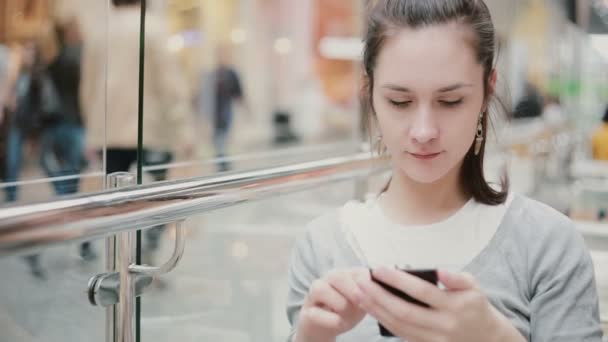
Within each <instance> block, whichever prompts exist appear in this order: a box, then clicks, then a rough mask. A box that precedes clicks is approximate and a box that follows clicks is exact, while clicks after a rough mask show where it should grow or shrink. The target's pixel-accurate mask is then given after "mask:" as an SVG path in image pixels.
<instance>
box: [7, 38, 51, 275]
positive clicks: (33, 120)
mask: <svg viewBox="0 0 608 342" xmlns="http://www.w3.org/2000/svg"><path fill="white" fill-rule="evenodd" d="M20 63H21V64H20V72H19V76H18V79H17V83H16V85H15V90H14V91H15V94H14V106H15V108H14V111H12V112H11V113H10V115H9V118H8V120H9V121H8V137H7V145H6V166H5V177H4V179H5V181H6V182H9V183H12V182H16V181H18V180H19V174H20V173H21V167H22V160H23V148H24V145H25V142H26V141H27V140H28V139H35V138H37V137H38V136H39V135H40V133H41V132H42V131H43V129H44V126H45V125H46V124H48V120H49V118H50V117H52V116H54V115H55V114H56V113H57V112H58V110H59V98H58V96H57V93H56V90H55V87H54V85H53V82H52V80H51V79H50V77H49V76H48V74H47V72H46V67H45V65H44V63H43V61H42V55H41V51H40V48H39V47H38V46H37V44H36V43H34V42H28V43H26V44H25V45H24V46H23V47H22V50H21V61H20ZM5 191H6V200H7V201H8V202H14V201H16V200H17V186H16V185H11V186H8V187H6V188H5ZM26 261H27V262H28V264H29V266H30V270H31V272H32V274H33V275H34V276H35V277H38V278H44V277H45V272H44V271H43V269H42V267H41V265H40V257H39V255H30V256H27V257H26Z"/></svg>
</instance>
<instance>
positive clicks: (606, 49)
mask: <svg viewBox="0 0 608 342" xmlns="http://www.w3.org/2000/svg"><path fill="white" fill-rule="evenodd" d="M590 37H591V45H592V46H593V47H594V48H595V49H596V50H597V51H599V53H600V55H602V57H604V59H605V60H606V61H607V62H608V34H592V35H590Z"/></svg>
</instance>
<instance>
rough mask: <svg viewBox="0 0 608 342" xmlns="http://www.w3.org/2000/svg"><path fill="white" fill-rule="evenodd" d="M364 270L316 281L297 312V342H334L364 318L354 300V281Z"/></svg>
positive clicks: (355, 289)
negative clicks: (298, 312)
mask: <svg viewBox="0 0 608 342" xmlns="http://www.w3.org/2000/svg"><path fill="white" fill-rule="evenodd" d="M367 273H369V271H368V270H367V269H357V270H348V271H333V272H331V273H328V274H327V275H326V276H325V277H323V278H321V279H318V280H316V281H315V282H314V283H313V284H312V285H311V287H310V290H309V293H308V296H307V297H306V300H305V302H304V305H303V306H302V309H301V311H300V318H299V322H298V329H297V332H296V339H295V340H296V341H297V342H308V341H311V342H313V341H314V342H327V341H335V339H336V337H337V336H338V335H340V334H342V333H345V332H347V331H349V330H351V329H352V328H353V327H354V326H356V325H357V324H358V323H359V322H360V321H361V320H362V319H363V317H365V312H364V311H363V310H361V309H360V308H359V306H358V305H357V302H356V299H357V298H360V297H361V293H359V288H358V286H357V284H356V282H355V278H357V277H362V276H364V275H365V274H367Z"/></svg>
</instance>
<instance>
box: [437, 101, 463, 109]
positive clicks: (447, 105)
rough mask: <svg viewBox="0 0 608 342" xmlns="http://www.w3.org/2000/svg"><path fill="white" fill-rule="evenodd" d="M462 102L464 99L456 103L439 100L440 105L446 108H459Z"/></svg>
mask: <svg viewBox="0 0 608 342" xmlns="http://www.w3.org/2000/svg"><path fill="white" fill-rule="evenodd" d="M462 100H463V99H458V100H455V101H447V100H439V103H440V104H442V105H444V106H446V107H454V106H458V105H459V104H461V103H462Z"/></svg>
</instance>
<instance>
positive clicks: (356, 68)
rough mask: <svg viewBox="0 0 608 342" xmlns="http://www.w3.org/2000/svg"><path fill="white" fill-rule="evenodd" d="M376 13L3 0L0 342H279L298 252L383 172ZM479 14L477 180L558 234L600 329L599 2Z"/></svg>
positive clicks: (345, 2)
mask: <svg viewBox="0 0 608 342" xmlns="http://www.w3.org/2000/svg"><path fill="white" fill-rule="evenodd" d="M402 1H403V2H412V3H415V2H422V1H423V0H418V1H416V0H402ZM374 2H375V3H378V2H399V0H376V1H374V0H142V1H132V0H0V274H1V276H0V341H11V342H34V341H35V342H47V341H48V342H50V341H65V342H76V341H95V342H101V341H109V342H110V341H111V342H114V341H128V342H130V341H138V342H139V341H142V342H161V341H235V342H236V341H239V342H241V341H242V342H258V341H259V342H270V341H285V340H286V339H287V338H288V336H290V332H291V330H292V327H291V325H290V322H289V321H288V316H287V315H286V314H285V311H286V305H287V300H288V298H287V294H288V292H289V291H290V288H289V287H290V281H289V279H288V269H289V267H290V260H291V259H290V257H291V256H292V255H293V253H294V246H295V243H296V241H298V240H297V239H298V238H299V237H300V236H302V234H304V233H305V232H306V229H307V225H308V223H309V222H311V220H313V219H314V218H316V217H319V216H321V215H323V214H324V213H327V212H328V211H330V210H332V209H333V208H338V207H340V206H342V205H343V204H344V203H346V202H347V201H351V200H355V199H360V200H361V199H365V198H368V197H369V196H373V195H374V194H378V193H379V192H380V191H381V190H382V188H383V186H384V184H386V182H387V179H388V178H390V177H391V169H392V168H391V167H390V165H389V164H390V162H388V161H387V157H386V154H383V153H382V146H378V141H379V140H380V139H379V138H381V137H382V136H381V135H378V127H376V126H377V124H374V123H373V122H372V123H371V124H370V120H367V118H368V114H369V113H368V112H369V111H370V109H369V106H368V105H366V103H365V101H362V100H361V99H362V97H363V95H362V94H364V91H365V88H364V84H365V79H364V77H363V75H364V72H365V68H364V67H363V64H362V61H363V52H362V51H363V46H364V44H363V37H364V35H365V34H366V9H367V8H369V6H372V5H370V3H374ZM431 2H435V1H431ZM485 3H486V4H487V6H488V7H489V10H490V13H491V15H492V20H493V23H494V27H495V30H496V46H497V54H496V58H495V66H496V67H495V68H496V71H497V83H496V93H497V95H498V97H499V98H500V99H501V101H499V102H496V103H492V104H491V106H490V107H489V108H490V109H488V113H489V112H492V113H491V114H489V115H490V119H489V120H490V123H489V124H487V125H485V126H484V127H489V128H488V133H487V137H486V139H485V141H484V149H485V154H482V157H483V158H484V159H485V161H484V163H483V164H482V165H483V166H482V167H483V168H484V172H485V175H486V177H487V179H489V180H491V181H496V182H498V181H500V179H501V178H504V177H505V176H506V177H508V179H509V185H510V191H511V192H513V193H517V194H521V195H523V196H527V197H529V198H531V199H534V200H536V201H539V202H541V203H544V204H545V205H548V206H549V207H552V208H553V209H554V210H555V211H557V212H559V213H561V215H565V216H567V217H569V219H570V220H571V221H572V222H574V226H575V227H576V228H577V230H578V232H579V233H580V235H581V236H582V237H583V240H584V242H585V246H586V248H587V250H588V251H589V252H590V255H591V259H592V261H593V269H594V272H595V284H596V286H597V292H598V294H599V313H600V314H599V316H600V319H601V326H602V328H603V329H604V331H605V332H606V333H608V221H607V220H608V218H607V215H606V213H607V210H608V1H606V0H485ZM431 43H432V42H429V44H431ZM407 68H408V65H399V66H396V68H395V69H407ZM480 125H481V123H480ZM474 138H475V137H474V136H471V141H473V139H474ZM385 149H386V148H385ZM117 188H120V189H117ZM534 228H536V227H530V229H534ZM454 243H460V242H459V241H454ZM549 246H550V243H549ZM436 252H437V253H443V251H440V250H438V251H436ZM564 255H566V253H564ZM163 262H166V263H165V264H163ZM141 265H152V266H158V265H162V266H159V268H155V269H152V268H151V267H150V268H145V267H141ZM130 267H131V268H130ZM564 305H566V304H564ZM528 319H529V317H528ZM378 337H379V335H378ZM548 340H552V339H546V340H545V339H538V340H535V339H534V338H531V339H530V341H548ZM554 340H557V339H554ZM566 340H568V341H578V339H574V338H573V339H570V340H569V339H560V341H566ZM582 340H583V339H580V341H582ZM344 341H353V340H348V339H345V340H344ZM374 341H381V339H377V340H374ZM420 341H427V340H420ZM428 341H431V340H428ZM450 341H451V340H450ZM488 341H489V339H488ZM588 341H596V339H588ZM597 341H599V339H598V340H597Z"/></svg>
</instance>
